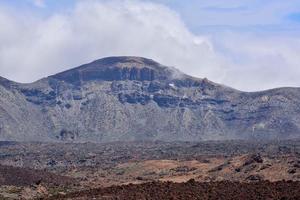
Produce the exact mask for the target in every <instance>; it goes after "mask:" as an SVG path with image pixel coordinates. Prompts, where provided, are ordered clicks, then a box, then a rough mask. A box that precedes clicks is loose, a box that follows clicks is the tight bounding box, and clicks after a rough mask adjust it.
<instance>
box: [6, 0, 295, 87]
mask: <svg viewBox="0 0 300 200" xmlns="http://www.w3.org/2000/svg"><path fill="white" fill-rule="evenodd" d="M36 2H41V3H43V1H36ZM41 5H42V6H45V4H41ZM211 9H212V8H211ZM17 13H18V14H17ZM299 44H300V40H299V38H297V36H286V35H284V36H282V35H277V36H276V35H274V36H272V37H270V35H256V34H244V33H235V32H228V31H225V32H220V33H218V34H194V33H192V32H191V31H190V30H189V29H188V28H187V27H186V25H185V23H184V22H183V21H182V19H181V17H180V16H179V15H178V13H176V12H175V11H174V10H171V9H170V8H168V7H166V6H163V5H161V4H158V3H150V2H144V1H79V2H78V3H76V4H75V5H74V7H72V8H70V9H68V10H65V11H64V12H61V11H60V12H56V13H53V14H51V15H49V16H44V17H40V16H39V15H35V14H30V13H28V12H27V13H25V12H22V13H21V14H20V13H19V12H18V11H16V10H13V9H10V8H4V7H0V75H1V76H3V77H6V78H9V79H12V80H15V81H19V82H32V81H35V80H38V79H40V78H42V77H45V76H48V75H51V74H55V73H57V72H60V71H63V70H66V69H69V68H71V67H75V66H78V65H80V64H83V63H86V62H90V61H92V60H95V59H99V58H101V57H106V56H117V55H135V56H143V57H148V58H152V59H154V60H157V61H159V62H161V63H162V64H165V65H169V66H175V67H177V68H178V69H180V70H182V71H183V72H185V73H188V74H190V75H194V76H197V77H207V78H209V79H211V80H213V81H216V82H219V83H223V84H227V85H229V86H232V87H235V88H238V89H241V90H248V91H252V90H261V89H267V88H272V87H278V86H284V85H286V86H300V79H299V80H298V79H297V77H299V75H300V68H299V63H300V58H299V56H297V52H300V51H299V50H300V45H299Z"/></svg>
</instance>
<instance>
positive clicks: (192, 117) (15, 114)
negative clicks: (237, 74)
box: [0, 57, 300, 151]
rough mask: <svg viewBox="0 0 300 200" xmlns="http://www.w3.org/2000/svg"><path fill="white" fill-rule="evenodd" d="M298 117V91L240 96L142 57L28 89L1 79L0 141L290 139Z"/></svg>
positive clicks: (298, 127) (104, 62)
mask: <svg viewBox="0 0 300 200" xmlns="http://www.w3.org/2000/svg"><path fill="white" fill-rule="evenodd" d="M299 113H300V89H299V88H279V89H273V90H267V91H261V92H251V93H249V92H241V91H238V90H235V89H232V88H229V87H226V86H223V85H219V84H216V83H213V82H211V81H209V80H207V79H200V78H194V77H191V76H188V75H185V74H183V73H181V72H180V71H178V70H176V69H174V68H170V67H166V66H163V65H161V64H159V63H157V62H155V61H153V60H150V59H146V58H140V57H109V58H104V59H100V60H96V61H94V62H92V63H89V64H85V65H82V66H79V67H77V68H74V69H70V70H68V71H65V72H61V73H59V74H56V75H53V76H50V77H47V78H44V79H41V80H39V81H36V82H34V83H30V84H19V83H15V82H12V81H9V80H7V79H4V78H1V77H0V139H1V140H22V141H23V140H30V141H32V140H42V141H45V140H46V141H49V140H52V141H53V140H54V141H57V140H60V141H72V142H73V141H93V142H109V141H120V140H121V141H132V140H168V141H169V140H188V141H197V140H223V139H226V140H228V139H249V140H257V139H259V140H264V139H291V138H298V137H299V133H300V114H299ZM284 151H287V150H284Z"/></svg>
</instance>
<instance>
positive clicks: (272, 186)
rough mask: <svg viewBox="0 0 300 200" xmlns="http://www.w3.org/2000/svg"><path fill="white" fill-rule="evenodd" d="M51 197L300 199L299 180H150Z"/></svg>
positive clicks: (128, 199) (202, 199) (153, 199)
mask: <svg viewBox="0 0 300 200" xmlns="http://www.w3.org/2000/svg"><path fill="white" fill-rule="evenodd" d="M51 199H119V200H121V199H124V200H125V199H126V200H130V199H141V200H143V199H149V200H156V199H157V200H161V199H174V200H175V199H189V200H193V199H199V200H200V199H201V200H205V199H222V200H227V199H228V200H229V199H231V200H232V199H238V200H240V199H280V200H281V199H282V200H288V199H293V200H296V199H300V182H292V181H287V182H286V181H280V182H268V181H260V182H255V183H254V182H253V183H239V182H229V181H224V182H208V183H201V182H195V181H194V180H193V179H192V180H190V181H188V182H185V183H173V182H150V183H144V184H137V185H135V184H129V185H123V186H112V187H108V188H99V189H91V190H86V191H80V192H74V193H70V194H65V195H59V196H54V197H52V198H51Z"/></svg>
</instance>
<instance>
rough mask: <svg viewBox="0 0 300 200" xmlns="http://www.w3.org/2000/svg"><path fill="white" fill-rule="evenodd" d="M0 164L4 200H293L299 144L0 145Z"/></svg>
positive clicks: (299, 175) (299, 161)
mask: <svg viewBox="0 0 300 200" xmlns="http://www.w3.org/2000/svg"><path fill="white" fill-rule="evenodd" d="M0 163H1V165H0V197H1V198H3V199H33V198H41V199H44V198H50V199H57V198H61V199H91V198H96V199H299V194H300V189H299V188H300V187H299V186H300V184H299V181H300V141H280V142H278V141H269V142H258V141H252V142H245V141H225V142H197V143H194V142H122V143H121V142H115V143H103V144H101V143H100V144H99V143H98V144H94V143H79V144H78V143H67V144H66V143H18V142H0ZM283 180H284V181H283Z"/></svg>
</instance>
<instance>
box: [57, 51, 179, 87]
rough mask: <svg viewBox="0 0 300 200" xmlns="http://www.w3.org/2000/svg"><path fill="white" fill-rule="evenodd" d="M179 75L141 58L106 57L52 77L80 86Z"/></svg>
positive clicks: (151, 79)
mask: <svg viewBox="0 0 300 200" xmlns="http://www.w3.org/2000/svg"><path fill="white" fill-rule="evenodd" d="M176 74H177V75H179V74H181V75H182V76H183V74H182V73H180V72H179V71H178V70H175V69H172V68H169V67H166V66H163V65H161V64H159V63H157V62H155V61H153V60H151V59H147V58H142V57H107V58H103V59H99V60H96V61H94V62H91V63H89V64H85V65H82V66H80V67H77V68H75V69H71V70H68V71H65V72H62V73H59V74H56V75H54V76H52V78H56V79H59V80H65V81H67V82H70V83H75V84H80V83H82V82H85V81H91V80H104V81H121V80H137V81H153V80H167V79H170V78H171V77H173V76H175V75H176Z"/></svg>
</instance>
